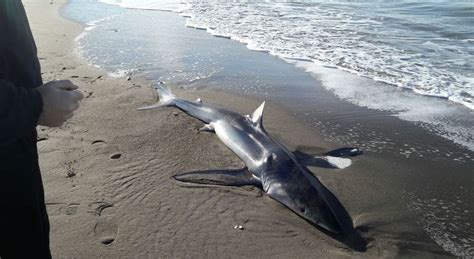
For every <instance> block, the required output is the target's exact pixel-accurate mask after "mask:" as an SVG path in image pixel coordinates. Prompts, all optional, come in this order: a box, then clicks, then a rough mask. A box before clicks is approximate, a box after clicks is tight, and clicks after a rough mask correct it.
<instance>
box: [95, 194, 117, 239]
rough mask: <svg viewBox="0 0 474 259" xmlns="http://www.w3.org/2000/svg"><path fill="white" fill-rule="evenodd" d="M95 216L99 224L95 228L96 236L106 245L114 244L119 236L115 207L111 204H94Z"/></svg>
mask: <svg viewBox="0 0 474 259" xmlns="http://www.w3.org/2000/svg"><path fill="white" fill-rule="evenodd" d="M90 207H92V208H93V211H91V212H93V213H94V214H96V215H97V217H98V218H97V223H96V224H95V226H94V234H95V236H96V237H97V238H98V239H99V241H100V242H101V243H102V244H104V245H109V244H112V243H113V242H114V241H115V239H116V237H117V234H118V230H119V228H118V225H117V222H116V220H115V207H114V206H113V204H111V203H107V202H96V203H92V204H91V205H90Z"/></svg>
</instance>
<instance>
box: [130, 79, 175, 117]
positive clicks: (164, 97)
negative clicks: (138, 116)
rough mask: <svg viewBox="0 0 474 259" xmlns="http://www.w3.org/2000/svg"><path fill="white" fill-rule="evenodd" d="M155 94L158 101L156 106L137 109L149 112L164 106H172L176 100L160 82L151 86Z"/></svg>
mask: <svg viewBox="0 0 474 259" xmlns="http://www.w3.org/2000/svg"><path fill="white" fill-rule="evenodd" d="M153 88H154V89H155V91H156V93H157V94H158V98H159V101H158V103H156V104H153V105H149V106H145V107H141V108H138V110H139V111H143V110H151V109H156V108H160V107H165V106H171V105H173V100H175V99H176V96H175V95H174V94H173V93H171V90H170V89H169V88H168V87H167V86H166V85H165V84H164V83H162V82H159V83H157V84H155V85H154V86H153Z"/></svg>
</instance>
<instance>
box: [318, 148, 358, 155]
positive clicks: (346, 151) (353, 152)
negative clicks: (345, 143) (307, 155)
mask: <svg viewBox="0 0 474 259" xmlns="http://www.w3.org/2000/svg"><path fill="white" fill-rule="evenodd" d="M361 154H362V150H360V149H358V148H356V147H344V148H338V149H334V150H331V151H329V152H327V153H326V155H327V156H333V157H350V156H358V155H361Z"/></svg>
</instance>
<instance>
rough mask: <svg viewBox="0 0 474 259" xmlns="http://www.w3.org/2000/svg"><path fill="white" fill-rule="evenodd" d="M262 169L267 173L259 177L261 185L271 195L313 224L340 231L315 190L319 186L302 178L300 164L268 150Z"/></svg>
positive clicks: (328, 208) (336, 222)
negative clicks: (268, 154) (269, 153)
mask: <svg viewBox="0 0 474 259" xmlns="http://www.w3.org/2000/svg"><path fill="white" fill-rule="evenodd" d="M264 170H265V172H266V173H265V175H267V176H268V177H265V176H263V177H262V186H263V187H264V189H265V191H266V192H267V193H268V194H269V195H270V196H271V197H272V198H273V199H275V200H277V201H279V202H280V203H282V204H283V205H285V206H286V207H288V208H289V209H291V210H292V211H293V212H295V213H296V214H298V215H299V216H300V217H302V218H304V219H305V220H307V221H309V222H310V223H311V224H313V225H316V226H319V227H321V228H323V229H325V230H327V231H329V232H331V233H334V234H338V233H340V232H341V226H340V224H339V222H338V220H337V218H336V215H334V212H333V210H332V209H331V207H330V204H328V203H327V201H326V199H325V197H324V196H322V195H321V193H320V192H319V190H318V187H319V186H315V185H313V184H311V182H310V181H307V180H306V179H304V177H303V176H304V174H302V172H301V170H302V168H301V166H298V165H297V164H296V163H295V162H294V161H293V160H292V159H282V158H281V157H278V156H276V155H275V154H272V155H271V156H269V157H268V158H267V160H266V161H265V169H264ZM351 224H352V223H351Z"/></svg>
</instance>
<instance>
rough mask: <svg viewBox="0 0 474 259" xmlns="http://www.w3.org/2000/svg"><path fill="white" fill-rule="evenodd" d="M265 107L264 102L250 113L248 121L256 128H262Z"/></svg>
mask: <svg viewBox="0 0 474 259" xmlns="http://www.w3.org/2000/svg"><path fill="white" fill-rule="evenodd" d="M264 107H265V101H264V102H263V103H262V104H260V106H259V107H258V108H257V109H256V110H255V111H254V112H253V113H252V116H251V117H250V119H251V120H252V122H253V123H254V124H255V125H256V126H262V118H263V108H264Z"/></svg>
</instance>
